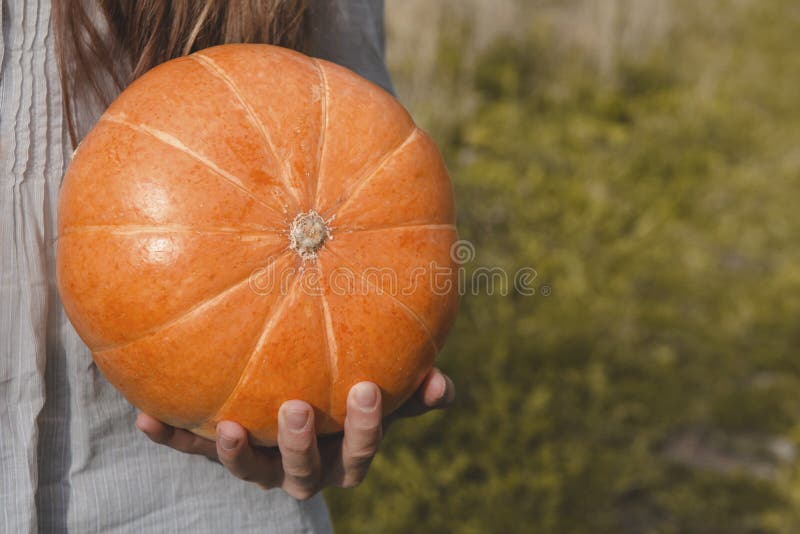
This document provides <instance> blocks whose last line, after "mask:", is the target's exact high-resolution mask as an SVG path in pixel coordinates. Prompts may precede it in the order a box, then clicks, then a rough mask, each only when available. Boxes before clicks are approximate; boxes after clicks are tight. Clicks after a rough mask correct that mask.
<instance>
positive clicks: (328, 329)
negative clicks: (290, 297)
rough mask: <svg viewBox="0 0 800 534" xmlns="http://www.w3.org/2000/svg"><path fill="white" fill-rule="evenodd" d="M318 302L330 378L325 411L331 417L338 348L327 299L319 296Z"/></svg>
mask: <svg viewBox="0 0 800 534" xmlns="http://www.w3.org/2000/svg"><path fill="white" fill-rule="evenodd" d="M319 298H320V300H319V302H320V305H321V307H322V317H323V319H324V320H325V332H324V333H323V336H324V337H325V347H326V349H327V353H328V354H327V356H328V375H329V376H330V386H329V388H328V389H329V394H328V406H327V408H326V409H325V411H326V412H327V413H328V414H329V415H332V411H333V395H334V392H335V388H336V382H337V381H338V380H339V348H338V346H337V345H336V334H335V333H334V331H333V319H332V317H331V308H330V306H329V305H328V299H327V298H326V297H325V294H324V293H322V294H320V295H319Z"/></svg>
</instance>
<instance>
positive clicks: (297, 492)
mask: <svg viewBox="0 0 800 534" xmlns="http://www.w3.org/2000/svg"><path fill="white" fill-rule="evenodd" d="M278 448H279V449H280V452H281V459H282V462H283V489H284V491H286V492H287V493H288V494H289V495H291V496H292V497H294V498H296V499H300V500H306V499H310V498H311V497H313V496H314V495H315V494H316V493H317V492H318V491H319V490H320V489H321V476H320V473H321V467H320V456H319V447H318V446H317V435H316V431H315V429H314V410H312V409H311V406H309V405H308V403H305V402H302V401H297V400H293V401H287V402H284V403H283V405H282V406H281V408H280V410H279V411H278Z"/></svg>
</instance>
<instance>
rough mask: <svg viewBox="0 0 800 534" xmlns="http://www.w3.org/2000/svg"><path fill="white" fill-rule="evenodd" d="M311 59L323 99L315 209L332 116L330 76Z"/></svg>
mask: <svg viewBox="0 0 800 534" xmlns="http://www.w3.org/2000/svg"><path fill="white" fill-rule="evenodd" d="M310 59H311V61H312V62H313V63H314V66H315V67H316V68H317V72H318V73H319V79H320V82H322V97H321V103H320V105H321V107H322V120H321V121H320V130H319V142H318V144H317V176H316V178H315V179H314V183H313V186H312V188H311V189H312V196H311V200H312V201H313V207H314V208H317V207H318V206H319V179H320V177H321V176H322V163H323V162H324V161H325V158H324V156H325V138H326V137H327V132H328V116H329V115H330V113H329V110H328V107H329V106H330V86H329V85H328V76H327V75H326V74H325V69H324V68H323V66H322V63H320V62H319V60H318V59H317V58H313V57H312V58H310Z"/></svg>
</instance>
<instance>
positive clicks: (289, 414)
mask: <svg viewBox="0 0 800 534" xmlns="http://www.w3.org/2000/svg"><path fill="white" fill-rule="evenodd" d="M283 416H284V420H285V421H286V425H287V426H288V427H289V429H290V430H294V431H295V432H297V431H299V430H303V429H304V428H305V427H306V423H308V410H301V409H297V408H288V409H286V410H285V411H284V415H283Z"/></svg>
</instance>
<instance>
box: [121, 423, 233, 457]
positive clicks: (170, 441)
mask: <svg viewBox="0 0 800 534" xmlns="http://www.w3.org/2000/svg"><path fill="white" fill-rule="evenodd" d="M136 427H137V428H138V429H139V430H141V431H142V432H144V434H145V435H146V436H147V437H148V438H150V440H151V441H154V442H155V443H158V444H160V445H166V446H167V447H171V448H173V449H175V450H178V451H180V452H185V453H188V454H202V455H203V456H206V457H207V458H210V459H212V460H216V459H217V450H216V447H215V446H214V442H213V441H211V440H208V439H205V438H202V437H200V436H198V435H195V434H192V433H191V432H189V431H188V430H183V429H181V428H175V427H173V426H170V425H167V424H165V423H162V422H161V421H159V420H158V419H156V418H154V417H152V416H149V415H147V414H146V413H140V414H139V415H138V416H137V418H136Z"/></svg>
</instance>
